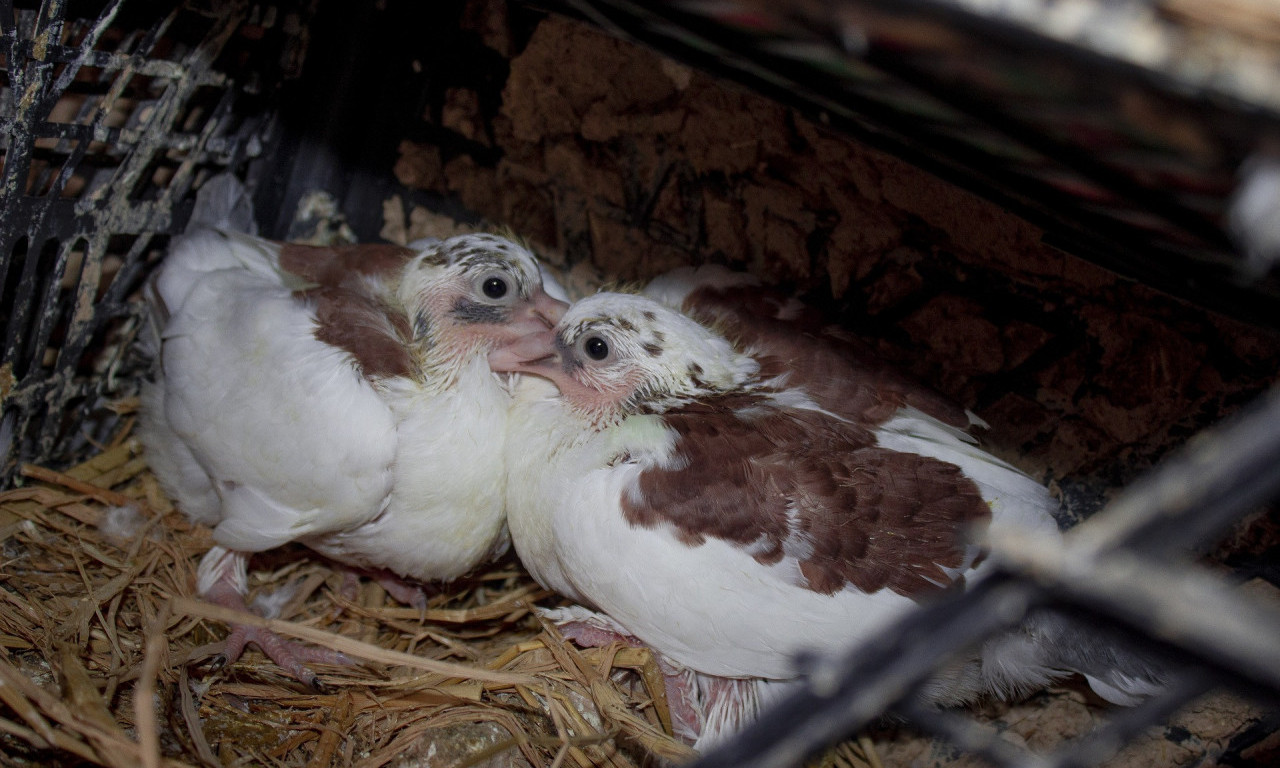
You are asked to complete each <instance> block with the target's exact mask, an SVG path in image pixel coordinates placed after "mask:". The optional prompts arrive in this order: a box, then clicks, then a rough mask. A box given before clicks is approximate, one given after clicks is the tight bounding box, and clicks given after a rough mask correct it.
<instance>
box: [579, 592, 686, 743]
mask: <svg viewBox="0 0 1280 768" xmlns="http://www.w3.org/2000/svg"><path fill="white" fill-rule="evenodd" d="M616 626H617V625H616V624H614V623H613V622H612V620H610V619H608V618H607V617H604V616H603V614H598V615H595V616H590V617H587V618H582V619H570V620H568V621H558V622H556V629H558V630H560V634H561V635H563V636H564V637H565V639H566V640H571V641H573V642H574V643H576V644H578V645H580V646H582V647H583V648H601V647H604V646H606V645H609V644H610V643H621V644H622V645H625V646H628V647H631V648H646V647H648V646H646V645H645V644H644V643H643V642H641V640H640V638H638V637H635V636H634V635H630V634H627V633H626V632H624V631H621V628H615V627H616ZM650 652H652V653H653V658H654V660H655V661H656V662H657V663H658V669H659V670H661V672H662V681H663V683H664V686H663V687H664V688H665V689H666V691H665V693H666V697H667V708H668V710H669V711H670V712H671V729H672V731H673V732H674V734H675V736H676V737H677V738H679V739H681V740H683V741H684V742H685V743H687V744H692V743H694V742H695V741H697V739H698V737H699V735H700V734H701V733H702V726H703V722H704V719H705V716H704V714H703V705H702V703H701V701H700V696H699V690H698V684H697V679H696V675H697V673H696V672H693V671H692V670H689V669H685V668H682V667H677V666H675V665H674V664H672V663H671V662H669V661H667V659H666V658H664V657H663V656H662V654H660V653H658V652H657V651H655V650H653V649H650Z"/></svg>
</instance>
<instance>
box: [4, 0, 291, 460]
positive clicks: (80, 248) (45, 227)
mask: <svg viewBox="0 0 1280 768" xmlns="http://www.w3.org/2000/svg"><path fill="white" fill-rule="evenodd" d="M205 5H207V9H205V8H204V6H202V5H201V4H190V5H188V4H183V3H174V4H172V5H169V6H168V7H166V6H165V5H160V4H155V3H151V4H147V3H143V4H130V5H128V6H127V7H126V5H125V3H123V2H122V1H121V0H112V1H111V2H106V3H71V2H67V0H46V2H43V3H41V4H39V5H38V6H30V7H28V6H27V5H24V4H20V3H14V2H11V1H6V2H3V3H0V27H2V29H3V34H0V52H2V53H3V71H2V72H0V76H2V77H3V81H2V82H0V150H2V152H3V171H2V173H0V296H3V303H2V304H0V308H2V309H0V314H2V318H0V322H3V326H2V327H0V339H3V344H4V354H3V364H2V365H0V403H2V404H3V414H2V416H0V482H5V481H7V480H8V479H9V478H10V477H11V476H12V475H13V473H14V472H15V470H16V469H17V467H18V464H19V463H20V462H24V461H39V462H46V461H47V462H53V463H59V462H66V461H70V460H72V459H73V458H75V457H77V456H80V455H82V454H83V452H84V451H86V450H88V449H90V448H91V447H92V445H93V443H94V442H95V441H103V440H106V439H108V438H109V435H110V434H111V433H112V432H113V431H114V428H115V426H116V425H117V422H118V419H117V418H116V417H115V415H114V414H113V413H112V412H111V411H110V410H109V409H108V408H107V407H106V399H105V397H104V396H106V395H111V396H112V397H120V396H124V395H128V394H130V387H132V386H134V385H136V378H137V375H136V371H126V370H124V369H125V368H127V367H128V365H129V361H128V359H127V354H126V353H127V349H128V347H129V344H128V341H129V338H130V337H131V336H132V334H133V333H134V329H135V328H136V322H134V321H135V320H136V317H135V316H136V314H137V312H138V311H139V309H138V305H137V304H136V303H131V302H128V301H127V299H128V297H129V295H130V294H131V293H133V292H135V291H136V290H137V288H138V287H139V285H140V283H141V282H142V281H143V279H144V278H145V276H146V273H147V271H148V268H149V266H150V265H151V264H152V263H153V262H154V261H155V259H156V258H158V254H159V252H160V251H161V250H162V249H163V247H164V244H165V242H166V240H167V236H168V235H169V234H170V233H173V232H176V231H179V230H180V229H181V227H182V226H183V225H184V223H185V221H186V219H187V217H188V215H189V211H190V205H191V191H192V189H193V187H194V186H195V185H197V184H198V183H199V181H200V180H201V179H203V178H204V177H207V176H209V175H211V174H213V173H217V172H219V171H222V170H227V169H231V170H237V171H240V172H242V173H243V172H244V169H245V166H246V164H247V163H248V162H249V161H250V160H252V158H253V157H254V156H256V155H257V154H259V153H261V152H262V148H263V146H264V143H265V142H266V140H267V137H268V136H269V131H270V129H271V126H270V125H269V124H268V123H267V122H266V121H265V118H263V117H262V116H261V115H263V114H266V113H264V112H262V111H261V110H244V111H241V110H238V109H237V106H238V104H240V103H241V102H243V101H245V100H247V99H254V98H261V92H264V91H266V90H269V83H270V82H271V81H272V80H273V79H275V80H278V79H279V78H280V77H281V76H282V75H283V74H284V73H285V69H286V68H287V67H288V66H290V62H289V61H284V62H282V54H281V52H282V51H296V49H297V45H296V44H293V43H296V41H291V40H290V39H289V38H290V36H291V34H296V27H297V25H288V24H285V23H284V22H285V19H286V15H287V12H286V10H285V9H283V8H278V7H276V6H261V5H255V6H252V7H251V6H250V5H249V4H248V3H243V2H240V3H211V4H205ZM214 9H216V10H214ZM294 20H296V16H295V17H294ZM285 27H290V28H291V29H294V31H293V32H290V31H289V30H287V29H285ZM255 91H256V92H259V93H256V94H255V93H254V92H255ZM122 374H131V375H122Z"/></svg>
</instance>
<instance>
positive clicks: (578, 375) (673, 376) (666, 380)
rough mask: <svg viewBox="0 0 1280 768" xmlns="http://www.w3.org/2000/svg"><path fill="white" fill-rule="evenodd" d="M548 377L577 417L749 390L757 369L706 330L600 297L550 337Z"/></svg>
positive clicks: (611, 296) (622, 298)
mask: <svg viewBox="0 0 1280 768" xmlns="http://www.w3.org/2000/svg"><path fill="white" fill-rule="evenodd" d="M552 345H553V349H551V350H547V352H549V353H550V354H551V355H553V356H555V357H557V358H558V359H559V365H558V366H557V367H558V370H554V371H549V372H547V373H546V375H549V377H550V378H552V379H553V380H554V381H556V383H557V384H559V385H560V386H561V391H562V392H563V393H564V395H565V396H566V398H567V399H569V400H570V401H571V402H573V403H574V404H575V405H576V406H577V407H578V408H579V409H580V410H587V411H593V412H597V413H604V414H608V415H609V416H611V417H614V418H616V417H622V416H626V415H629V414H633V413H658V412H662V411H664V410H666V409H668V408H671V407H673V406H675V405H678V404H680V403H683V402H688V401H689V400H691V399H693V398H696V397H700V396H704V395H708V394H714V393H717V392H726V391H732V390H742V389H749V388H750V387H751V386H753V382H754V378H755V375H756V373H757V370H758V366H757V364H756V362H755V361H754V360H752V359H751V358H750V357H748V356H746V355H743V354H740V353H739V352H738V351H736V350H735V349H734V348H733V346H732V345H731V344H729V342H727V341H725V339H724V338H722V337H720V336H718V335H716V334H714V333H712V332H711V331H710V330H708V329H707V328H706V327H704V326H702V325H700V324H698V323H697V322H695V321H693V320H691V319H689V318H688V317H686V316H685V315H683V314H680V313H679V312H674V311H672V310H670V309H668V308H666V307H663V306H662V305H660V304H658V303H656V302H654V301H652V300H651V299H647V298H644V297H642V296H635V295H631V294H624V293H599V294H596V295H595V296H591V297H589V298H586V299H583V300H582V301H579V302H578V303H576V304H574V305H573V306H572V307H571V308H570V309H569V310H568V311H567V312H566V313H565V316H564V317H563V318H562V319H561V321H560V323H559V324H558V325H557V326H556V328H555V330H554V332H553V340H552ZM531 372H535V373H536V372H539V371H531Z"/></svg>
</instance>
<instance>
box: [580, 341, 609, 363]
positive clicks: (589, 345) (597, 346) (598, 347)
mask: <svg viewBox="0 0 1280 768" xmlns="http://www.w3.org/2000/svg"><path fill="white" fill-rule="evenodd" d="M582 351H584V352H586V353H587V357H589V358H591V359H592V360H603V359H605V358H606V357H608V356H609V342H607V341H605V340H604V339H602V338H600V337H599V336H589V337H587V339H586V341H584V342H582Z"/></svg>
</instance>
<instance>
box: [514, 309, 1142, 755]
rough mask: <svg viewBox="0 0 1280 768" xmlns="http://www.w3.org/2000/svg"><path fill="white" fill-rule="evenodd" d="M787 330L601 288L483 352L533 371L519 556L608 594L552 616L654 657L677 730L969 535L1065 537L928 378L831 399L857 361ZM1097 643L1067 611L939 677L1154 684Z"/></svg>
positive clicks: (711, 724)
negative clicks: (938, 407) (537, 328)
mask: <svg viewBox="0 0 1280 768" xmlns="http://www.w3.org/2000/svg"><path fill="white" fill-rule="evenodd" d="M757 317H758V319H761V321H762V322H763V320H765V319H768V313H760V314H759V315H757ZM765 325H767V323H766V324H765ZM735 330H736V331H737V332H738V333H740V334H745V333H746V331H743V329H742V328H741V324H740V323H739V325H738V326H736V327H735ZM798 336H799V335H798V334H793V336H792V339H793V341H792V342H791V349H790V350H788V349H786V348H784V345H786V344H787V343H788V341H787V336H786V335H784V334H778V335H776V338H772V339H771V340H770V341H769V347H768V348H767V349H765V348H753V347H735V345H734V344H732V343H731V342H730V341H728V340H727V339H726V338H725V337H724V336H722V335H720V334H718V333H716V332H713V331H712V330H710V329H709V328H707V327H705V326H703V325H701V324H699V323H697V322H695V321H694V320H692V319H690V318H689V317H687V316H686V315H684V314H682V313H680V312H677V311H674V310H672V309H671V308H669V307H666V306H663V305H662V304H659V303H657V302H655V301H653V300H651V299H649V298H645V297H641V296H635V295H627V294H617V293H602V294H598V295H596V296H593V297H590V298H587V299H584V300H582V301H579V302H578V303H576V304H574V305H573V306H571V307H570V309H569V310H568V311H567V312H566V313H565V315H564V317H563V318H562V319H561V321H560V323H559V324H558V325H557V326H556V327H555V328H554V329H552V330H549V331H541V332H538V333H535V334H533V335H531V336H529V337H526V338H525V339H522V340H519V341H517V342H514V343H512V344H510V345H508V346H506V347H503V348H499V349H498V350H496V351H494V352H493V353H492V354H491V355H490V356H489V360H490V364H491V366H492V367H493V368H494V370H498V371H513V372H520V373H523V374H533V376H530V377H522V381H521V384H520V386H519V388H518V389H517V391H516V392H515V402H514V403H513V406H512V413H511V417H510V419H511V420H510V425H509V432H508V443H507V472H508V481H507V482H508V485H507V487H508V501H507V514H508V525H509V526H510V530H511V536H512V540H513V542H514V545H515V548H516V551H517V553H518V554H519V556H520V558H521V560H522V561H523V562H524V563H525V565H526V567H527V568H528V569H529V571H530V572H531V573H532V574H533V576H534V577H535V578H536V579H537V580H538V581H539V582H540V583H542V584H543V585H544V586H546V587H548V588H550V589H554V590H556V591H558V592H560V593H562V594H563V595H565V596H567V597H569V598H571V599H572V600H575V601H577V602H578V603H581V604H582V605H583V606H585V607H586V608H587V609H592V610H594V611H598V613H592V612H591V611H590V610H583V609H581V608H576V607H575V608H573V609H569V610H567V611H564V612H561V613H559V614H555V615H554V618H556V619H558V620H559V621H560V623H561V626H562V628H563V629H564V631H565V634H566V636H569V637H571V638H572V639H575V640H577V641H578V642H579V643H582V644H584V645H593V644H601V643H605V642H609V641H611V640H615V639H623V640H624V641H627V642H638V643H642V644H644V645H647V646H648V647H650V648H651V649H653V650H655V651H657V652H658V654H659V656H660V658H661V659H663V660H664V662H665V664H666V665H667V666H666V672H667V675H668V677H667V681H668V691H667V695H668V699H669V701H671V703H672V714H673V719H674V720H675V723H676V730H677V734H678V735H681V736H683V737H685V738H686V739H688V740H690V741H693V742H694V746H695V747H696V748H699V749H701V748H705V747H706V746H708V745H709V744H712V743H715V742H716V741H717V740H719V739H721V738H723V737H724V736H725V735H727V734H729V733H732V732H734V731H736V730H737V729H738V728H740V727H741V726H742V725H743V724H745V723H746V722H747V721H749V720H750V719H752V718H753V717H754V715H755V713H756V711H757V709H758V708H759V707H760V706H761V705H762V704H763V703H764V702H766V701H767V700H770V699H772V698H774V697H776V696H777V695H778V694H779V693H780V692H781V691H783V690H785V689H786V688H787V687H788V685H790V684H792V681H794V680H795V678H796V675H797V672H796V670H795V669H794V667H793V664H794V660H795V658H796V656H797V655H798V654H800V653H802V652H807V651H816V652H819V653H832V652H837V651H842V650H847V649H848V648H849V647H851V646H853V645H854V644H856V643H858V642H860V641H863V640H866V639H868V638H870V637H871V636H873V635H875V634H876V633H877V632H878V631H879V630H880V629H882V628H884V627H885V626H886V625H887V624H888V623H890V622H891V621H893V620H894V619H896V618H898V617H900V616H901V615H903V614H904V613H905V612H906V611H908V610H910V609H911V608H912V607H913V606H914V605H915V604H916V601H917V600H920V599H921V598H924V597H926V596H929V595H932V594H935V593H937V592H938V591H940V590H942V589H943V588H945V587H947V586H949V585H951V584H954V583H962V582H963V580H964V579H965V578H966V577H968V576H970V575H972V574H974V573H975V571H976V570H978V569H980V568H981V562H982V553H981V551H980V550H979V549H978V548H977V547H975V546H973V545H972V544H970V537H969V535H968V534H970V533H971V531H972V529H974V528H978V527H982V526H1018V527H1020V529H1022V530H1025V531H1026V532H1027V533H1028V534H1029V535H1034V536H1044V537H1057V536H1058V532H1057V527H1056V524H1055V523H1054V520H1053V518H1052V516H1051V514H1050V511H1051V510H1052V509H1053V508H1054V506H1055V504H1054V502H1053V500H1052V499H1051V498H1050V496H1049V494H1048V492H1047V491H1046V490H1045V489H1044V488H1043V487H1042V486H1041V485H1040V484H1038V483H1036V482H1034V481H1033V480H1031V479H1030V478H1029V477H1027V476H1026V475H1025V474H1023V473H1021V472H1020V471H1018V470H1017V469H1015V468H1013V467H1011V466H1010V465H1008V464H1006V463H1005V462H1003V461H1000V460H999V459H997V458H995V457H993V456H991V455H989V454H987V453H985V452H983V451H982V450H981V449H980V448H978V447H977V446H976V445H975V444H974V443H973V440H972V438H971V437H970V436H969V435H968V434H967V433H965V432H964V431H963V430H962V429H960V428H959V427H958V426H956V425H955V424H953V423H949V422H947V421H943V420H940V419H939V418H937V417H934V416H931V415H928V413H926V412H925V411H924V410H922V409H921V407H920V405H923V404H927V403H929V402H931V400H932V399H933V398H935V397H937V396H936V395H932V394H929V393H927V392H926V391H925V390H924V389H923V388H922V387H918V388H917V389H911V388H909V387H906V385H905V384H903V382H905V381H907V380H906V379H904V378H901V377H898V378H893V377H889V378H887V379H885V380H886V381H888V382H890V384H892V386H889V387H887V388H885V389H884V390H883V391H881V392H878V393H877V392H875V391H872V392H861V393H860V394H857V395H856V396H851V397H850V398H848V399H847V400H845V401H839V400H838V399H837V398H836V397H835V387H836V385H837V384H841V383H842V384H843V385H844V386H846V387H847V388H849V390H850V391H851V392H854V391H855V390H860V388H862V387H863V386H864V383H863V382H859V381H857V380H856V379H853V378H850V377H854V376H856V375H857V373H858V371H859V370H861V369H859V368H858V366H857V365H856V364H855V363H856V362H857V360H856V358H852V360H853V361H852V362H850V361H846V360H845V359H844V358H845V356H846V355H845V353H844V352H841V351H839V350H840V347H839V345H837V346H836V347H835V348H834V349H835V350H836V351H830V350H828V352H826V353H824V354H817V353H815V352H814V351H813V345H814V344H815V343H816V342H815V339H816V338H817V337H813V336H810V337H809V338H806V339H804V340H795V339H797V338H798ZM756 337H757V338H758V339H763V338H764V336H763V335H761V334H759V333H757V334H756ZM805 361H810V362H813V361H818V362H821V363H823V364H824V366H825V368H824V372H823V376H828V377H829V376H837V377H840V378H838V379H837V380H836V381H828V380H826V379H824V378H821V377H815V376H814V375H812V372H806V371H804V370H800V369H799V366H801V365H803V364H805ZM842 361H843V362H842ZM534 377H540V378H542V379H545V381H540V380H539V379H538V378H534ZM548 382H549V383H548ZM811 382H813V383H816V384H817V385H818V387H817V394H815V393H813V392H811V391H810V390H809V388H808V384H809V383H811ZM552 385H554V386H552ZM904 387H906V388H905V389H903V388H904ZM895 388H896V389H895ZM872 389H874V386H873V387H872ZM951 410H952V411H953V413H951V415H950V416H949V417H948V419H949V420H950V421H952V422H953V421H956V420H962V423H963V422H967V417H965V416H964V412H963V411H962V410H961V409H957V408H955V407H954V406H952V407H951ZM1097 646H1098V643H1096V642H1095V641H1094V640H1093V639H1091V638H1088V637H1078V636H1074V635H1072V634H1071V630H1070V629H1068V628H1066V627H1065V626H1063V625H1061V624H1060V623H1059V622H1054V621H1045V622H1041V623H1038V624H1035V625H1028V626H1026V627H1024V628H1022V629H1020V630H1019V631H1016V632H1012V633H1010V634H1008V635H1006V636H1003V637H1000V638H997V639H994V640H991V641H989V642H988V643H986V645H985V646H984V647H983V648H982V649H981V651H980V653H978V654H975V656H974V658H972V659H971V660H969V661H967V662H965V663H962V664H958V665H957V666H956V667H955V668H954V669H952V670H950V671H949V672H948V673H947V674H946V675H943V676H941V677H940V678H938V679H937V680H935V681H934V682H933V684H932V686H931V689H930V695H931V698H932V699H933V700H934V701H935V702H937V703H939V704H956V703H961V702H964V701H968V700H970V699H972V698H974V697H976V696H978V695H981V694H984V693H995V694H998V695H1008V694H1014V693H1017V692H1021V691H1025V690H1029V689H1033V688H1037V687H1040V686H1043V685H1044V684H1045V683H1047V682H1048V681H1049V680H1051V679H1053V678H1054V677H1057V676H1061V675H1063V674H1066V673H1067V672H1068V671H1071V670H1078V671H1081V672H1084V673H1086V674H1087V675H1088V676H1089V680H1090V682H1091V683H1093V684H1094V686H1095V688H1096V689H1097V690H1098V691H1099V692H1101V693H1103V695H1111V696H1112V697H1113V698H1114V699H1115V700H1117V701H1123V702H1125V703H1130V702H1131V701H1132V700H1133V699H1132V698H1131V697H1132V696H1135V695H1141V694H1144V693H1149V692H1152V691H1153V690H1154V689H1155V688H1156V687H1157V685H1158V681H1157V680H1156V679H1155V678H1154V675H1153V674H1147V673H1148V672H1149V671H1150V670H1149V669H1148V668H1147V667H1145V666H1142V665H1138V669H1137V674H1136V676H1135V674H1134V673H1133V671H1132V670H1126V671H1120V670H1117V669H1115V668H1114V662H1115V657H1114V656H1113V655H1112V651H1113V650H1114V649H1111V648H1101V647H1097Z"/></svg>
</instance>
